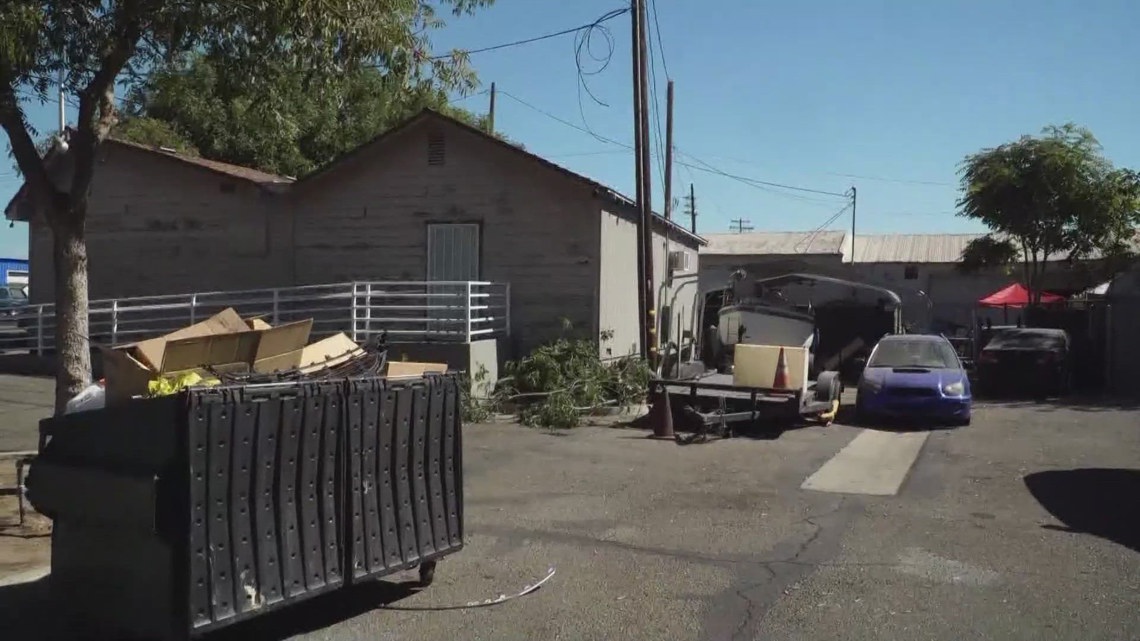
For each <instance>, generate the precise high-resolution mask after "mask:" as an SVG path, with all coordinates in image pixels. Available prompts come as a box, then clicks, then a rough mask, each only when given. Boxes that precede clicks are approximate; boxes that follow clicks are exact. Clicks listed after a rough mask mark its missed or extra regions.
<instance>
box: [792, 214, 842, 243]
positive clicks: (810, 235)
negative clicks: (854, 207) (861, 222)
mask: <svg viewBox="0 0 1140 641" xmlns="http://www.w3.org/2000/svg"><path fill="white" fill-rule="evenodd" d="M848 209H851V203H847V204H846V205H844V206H843V207H841V208H840V209H839V211H837V212H835V213H834V214H832V215H831V217H830V218H828V219H827V220H825V221H823V223H822V224H820V225H819V226H818V227H816V228H815V229H813V230H811V231H810V232H808V233H807V234H806V235H805V236H804V237H803V238H801V239H800V240H799V242H797V243H796V244H795V245H794V246H792V249H793V250H794V251H797V252H798V251H800V247H803V248H804V251H807V248H809V247H811V244H812V243H813V242H815V238H816V236H819V234H820V232H822V231H824V230H825V229H827V226H828V225H830V224H831V223H833V222H835V221H836V220H838V219H839V217H840V216H842V215H843V214H844V212H846V211H847V210H848Z"/></svg>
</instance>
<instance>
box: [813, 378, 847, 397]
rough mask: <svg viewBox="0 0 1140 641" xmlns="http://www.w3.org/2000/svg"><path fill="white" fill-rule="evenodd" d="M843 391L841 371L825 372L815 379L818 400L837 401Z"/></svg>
mask: <svg viewBox="0 0 1140 641" xmlns="http://www.w3.org/2000/svg"><path fill="white" fill-rule="evenodd" d="M842 393H843V383H842V382H841V381H840V380H839V372H823V373H822V374H820V375H819V378H817V379H816V381H815V400H817V401H822V402H827V401H836V400H839V396H840V395H841V394H842Z"/></svg>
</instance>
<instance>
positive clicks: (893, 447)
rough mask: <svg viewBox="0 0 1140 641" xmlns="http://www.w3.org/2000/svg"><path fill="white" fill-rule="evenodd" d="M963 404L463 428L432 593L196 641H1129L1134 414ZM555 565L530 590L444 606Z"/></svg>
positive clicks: (1136, 629) (22, 602)
mask: <svg viewBox="0 0 1140 641" xmlns="http://www.w3.org/2000/svg"><path fill="white" fill-rule="evenodd" d="M49 400H50V397H49ZM975 411H976V414H975V419H974V422H973V425H972V426H970V427H966V428H959V429H953V430H938V429H936V430H931V431H916V432H907V431H905V430H904V431H903V432H901V433H895V432H879V431H877V430H869V429H859V428H855V427H850V426H846V425H842V424H836V425H833V426H831V427H828V428H821V427H807V428H804V429H799V430H794V431H789V432H785V433H784V434H783V435H781V436H780V437H779V438H777V439H774V440H753V439H749V438H738V439H732V440H727V441H713V442H710V443H707V444H700V445H689V446H678V445H675V444H673V443H671V442H661V441H652V440H648V439H646V438H645V437H644V433H642V432H639V431H634V430H629V429H616V428H578V429H575V430H571V431H565V432H557V433H549V432H544V431H539V430H531V429H527V428H523V427H519V426H515V425H501V424H500V425H473V426H469V427H468V428H467V430H466V432H465V454H464V457H465V460H464V464H465V466H466V479H467V480H466V496H467V501H466V523H467V547H466V548H465V549H464V550H462V551H461V552H460V553H458V554H456V555H454V556H453V557H450V558H448V559H446V560H445V561H443V562H441V563H440V565H439V569H438V571H437V573H436V581H435V584H434V585H432V586H431V587H430V588H427V589H426V590H422V591H417V590H415V589H413V588H411V587H409V585H408V584H407V583H406V582H403V581H402V580H403V579H407V580H409V581H410V580H411V579H412V577H411V576H410V575H409V576H407V577H395V578H394V580H392V581H385V582H382V583H378V584H375V585H370V586H364V587H362V588H357V589H355V590H353V591H351V592H349V593H347V594H342V595H337V596H333V597H328V598H320V599H318V600H315V601H313V602H310V603H308V604H305V605H299V606H297V607H296V608H294V610H293V611H292V612H287V613H283V614H282V615H281V616H275V617H268V618H266V620H265V621H262V622H252V623H250V624H245V625H241V626H238V627H235V628H233V629H231V630H230V631H228V632H224V633H222V634H219V635H214V636H213V637H210V639H231V638H232V639H247V638H248V639H305V640H308V639H313V640H316V639H324V640H332V641H349V640H356V639H360V640H364V639H368V640H369V641H375V640H389V639H392V640H394V639H423V640H425V641H430V640H433V639H441V640H443V639H447V640H448V641H452V640H454V639H496V640H499V639H520V640H521V639H615V638H627V639H677V640H684V639H694V640H695V639H790V640H799V639H804V640H807V639H812V640H818V639H824V638H843V639H866V640H871V639H876V640H878V639H920V638H921V639H937V640H942V639H945V640H948V641H949V640H953V641H959V640H960V639H965V638H970V639H990V638H992V639H1003V640H1004V639H1027V640H1028V639H1033V640H1034V641H1036V640H1037V639H1042V638H1048V639H1082V640H1085V639H1114V640H1118V639H1129V638H1137V637H1138V635H1140V607H1138V605H1140V597H1138V596H1137V595H1140V556H1138V552H1140V509H1138V507H1137V504H1138V502H1137V501H1136V498H1135V497H1136V496H1137V495H1138V494H1140V411H1137V410H1136V409H1132V408H1126V407H1113V406H1106V405H1096V404H1084V405H1081V404H1068V405H1062V404H1036V403H1023V404H1022V403H979V404H978V405H977V406H976V410H975ZM0 438H6V439H14V440H13V441H12V442H17V441H19V437H18V436H16V435H12V434H8V435H0ZM6 442H7V441H6ZM33 442H34V439H33ZM904 464H905V466H904ZM900 470H901V471H900ZM821 477H826V478H823V480H819V479H821ZM809 479H816V486H818V487H825V488H830V489H829V490H827V491H820V490H813V489H804V486H805V483H806V482H808V480H809ZM808 485H809V486H811V485H812V484H811V483H808ZM891 487H893V488H894V491H893V492H887V491H880V490H883V488H887V490H889V489H890V488H891ZM843 489H846V490H847V491H846V492H843V491H836V490H843ZM873 492H878V493H873ZM551 567H553V568H555V569H556V574H555V576H554V577H553V578H552V579H551V580H550V581H549V582H548V583H547V584H546V585H545V586H543V588H542V589H541V590H539V591H537V592H535V593H533V594H530V595H528V596H525V597H521V598H519V599H516V600H513V601H509V602H507V603H504V604H502V605H498V606H494V607H487V608H474V609H442V608H448V607H451V606H457V605H460V606H461V605H464V604H467V603H470V602H472V601H482V600H484V599H489V598H495V597H497V596H499V595H500V594H509V593H513V592H517V591H519V590H520V589H522V588H523V586H525V585H527V584H528V583H531V582H533V581H535V580H537V579H538V578H540V577H542V576H544V575H545V574H546V573H547V570H548V568H551ZM45 581H46V580H45ZM45 581H39V582H35V583H31V584H24V585H19V586H8V587H0V629H3V630H6V631H8V630H13V631H17V634H16V635H14V636H13V637H12V638H20V639H47V638H65V637H63V636H60V635H61V633H60V631H59V630H56V629H54V628H55V626H54V625H53V623H54V619H55V618H56V617H53V616H52V615H51V609H50V606H47V605H46V603H47V602H46V601H45V600H44V594H45V591H46V586H45Z"/></svg>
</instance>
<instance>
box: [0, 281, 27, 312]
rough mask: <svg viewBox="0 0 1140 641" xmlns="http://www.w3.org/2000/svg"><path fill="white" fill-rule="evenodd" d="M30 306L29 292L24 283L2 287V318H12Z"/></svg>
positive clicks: (0, 308) (0, 302)
mask: <svg viewBox="0 0 1140 641" xmlns="http://www.w3.org/2000/svg"><path fill="white" fill-rule="evenodd" d="M27 306H28V294H27V293H26V292H25V291H24V286H23V285H7V286H4V287H0V319H3V318H12V317H14V316H17V315H19V314H20V312H21V311H22V310H23V309H24V308H25V307H27Z"/></svg>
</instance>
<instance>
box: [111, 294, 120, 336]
mask: <svg viewBox="0 0 1140 641" xmlns="http://www.w3.org/2000/svg"><path fill="white" fill-rule="evenodd" d="M118 344H119V299H117V298H116V299H115V300H113V301H111V345H112V346H114V345H118Z"/></svg>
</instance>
